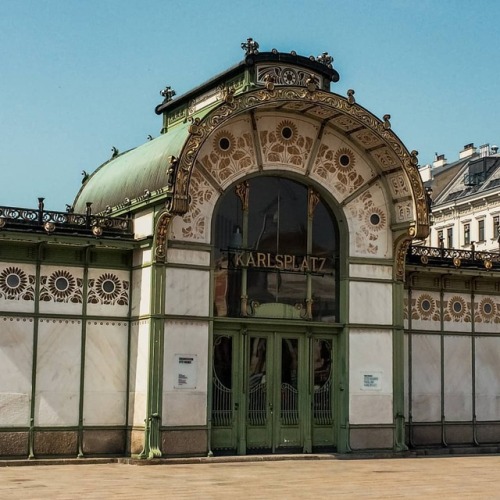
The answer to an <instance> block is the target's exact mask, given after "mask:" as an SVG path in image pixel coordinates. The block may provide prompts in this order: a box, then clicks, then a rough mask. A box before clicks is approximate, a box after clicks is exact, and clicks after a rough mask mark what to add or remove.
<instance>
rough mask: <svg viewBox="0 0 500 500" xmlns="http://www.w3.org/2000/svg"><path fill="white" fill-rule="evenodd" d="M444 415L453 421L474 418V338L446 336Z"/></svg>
mask: <svg viewBox="0 0 500 500" xmlns="http://www.w3.org/2000/svg"><path fill="white" fill-rule="evenodd" d="M444 416H445V418H446V420H451V421H471V420H472V339H471V338H470V337H462V336H461V337H458V336H451V335H450V336H448V335H447V336H446V337H445V338H444Z"/></svg>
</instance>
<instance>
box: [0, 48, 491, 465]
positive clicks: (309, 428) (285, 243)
mask: <svg viewBox="0 0 500 500" xmlns="http://www.w3.org/2000/svg"><path fill="white" fill-rule="evenodd" d="M242 47H243V48H244V50H245V58H244V60H243V61H242V62H240V63H239V64H237V65H235V66H234V67H232V68H230V69H229V70H227V71H226V72H224V73H222V74H220V75H218V76H216V77H215V78H213V79H212V80H210V81H208V82H207V83H205V84H203V85H201V86H200V87H197V88H196V89H194V90H193V91H191V92H188V93H187V94H185V95H183V96H180V97H178V98H175V99H174V98H173V94H174V93H173V91H172V90H171V89H170V88H166V89H165V91H163V93H162V95H163V96H164V98H165V99H164V102H163V103H162V104H160V105H159V106H157V108H156V113H157V114H158V115H159V116H161V117H162V119H163V127H162V131H161V135H160V136H159V137H158V138H156V139H152V140H150V141H148V142H147V143H145V144H144V145H142V146H140V147H138V148H136V149H133V150H130V151H128V152H125V153H123V154H116V155H114V157H113V158H112V159H111V160H110V161H108V162H106V163H105V164H103V165H102V166H101V167H99V168H98V169H97V170H96V171H95V172H94V173H93V174H91V175H90V176H89V177H88V179H85V181H84V183H83V185H82V188H81V189H80V192H79V193H78V194H77V195H76V198H75V201H74V205H73V207H72V209H71V210H70V211H68V212H49V211H46V210H45V209H44V206H43V199H40V204H39V207H38V208H37V209H34V210H27V209H17V208H9V207H1V208H0V456H2V457H35V458H37V457H47V456H79V457H87V456H111V455H114V456H135V457H141V458H155V457H161V456H203V455H207V454H208V455H210V454H212V453H214V454H221V453H226V454H250V453H283V452H298V453H310V452H313V451H321V450H325V451H338V452H342V453H347V452H350V451H366V450H392V451H402V450H405V449H407V447H408V446H419V445H422V446H428V445H437V446H441V445H443V440H442V438H443V436H445V435H447V434H446V433H447V432H448V436H449V435H450V434H449V432H450V429H452V430H453V432H455V434H453V435H457V436H459V438H458V441H456V440H455V441H456V442H462V441H460V439H462V436H466V437H465V438H464V441H463V442H464V443H469V442H470V443H473V438H474V439H476V438H477V435H478V434H477V429H478V426H479V424H480V423H478V422H477V412H476V414H474V415H473V414H472V413H471V412H469V413H467V411H465V413H464V411H462V410H463V404H462V403H463V402H464V401H465V400H467V401H469V402H470V404H469V406H468V407H467V408H469V407H470V409H471V410H472V408H473V407H474V408H476V409H477V408H479V407H481V408H483V407H484V408H486V407H487V408H489V409H488V410H487V412H488V411H489V413H488V414H487V415H486V413H485V415H486V417H487V418H486V420H487V421H492V418H491V417H492V415H493V416H495V419H496V420H500V415H497V413H498V412H497V410H498V409H495V408H493V407H492V404H493V405H494V390H493V389H491V387H492V386H491V384H492V383H493V384H494V383H496V382H495V381H498V376H497V375H496V373H493V372H491V370H490V371H489V372H484V375H482V377H483V379H484V384H485V388H486V389H487V391H488V386H489V388H490V389H489V390H490V392H489V393H488V394H486V395H483V396H485V398H486V399H485V398H483V399H480V398H479V399H478V397H479V396H480V394H479V392H478V387H479V386H478V385H477V383H478V380H479V379H480V378H481V377H479V376H478V375H477V372H476V371H474V370H473V366H475V365H474V363H476V360H477V359H478V358H477V356H478V355H480V356H483V358H484V357H485V356H486V357H487V356H490V358H488V359H486V360H485V359H482V361H484V362H485V363H490V365H491V366H492V367H493V365H494V363H495V360H497V358H499V357H500V356H499V355H498V354H495V353H496V352H498V350H499V349H498V345H497V343H498V339H497V337H496V335H495V333H496V330H497V328H498V327H497V326H496V323H498V322H499V321H500V319H499V310H498V300H497V298H496V296H495V293H496V292H498V290H499V288H498V280H496V279H495V278H494V271H495V269H496V267H497V266H498V263H497V261H495V260H494V259H492V260H491V259H490V261H491V266H490V267H489V268H486V267H485V265H484V262H485V261H486V260H488V259H486V257H484V256H480V258H479V257H477V256H476V259H475V260H474V256H472V257H473V259H472V260H470V259H469V260H470V262H469V260H467V258H464V259H463V260H462V261H461V262H463V266H462V267H461V268H460V269H458V268H457V266H456V265H454V264H453V262H454V261H453V256H450V255H444V254H436V253H432V252H433V250H432V249H429V248H428V247H411V252H410V256H409V257H408V264H407V267H408V268H409V270H408V269H407V270H406V271H405V261H406V256H407V251H408V247H409V245H410V244H411V243H412V241H413V240H416V239H423V238H425V237H426V236H427V234H428V229H429V228H428V224H429V222H428V221H429V205H428V200H427V197H426V193H425V190H424V188H423V184H422V181H421V178H420V175H419V172H418V168H417V163H418V160H417V156H416V152H414V151H412V152H411V153H410V152H409V151H408V150H407V149H406V147H405V146H404V145H403V144H402V143H401V141H400V140H399V138H398V137H397V136H396V135H395V133H394V132H393V131H392V129H391V124H390V121H389V119H390V116H388V115H385V116H384V117H383V119H382V120H381V119H379V118H377V117H375V116H374V115H373V114H371V113H370V112H369V111H368V110H366V109H364V108H363V107H361V106H360V105H359V104H357V103H356V100H355V97H354V91H351V90H350V91H348V93H347V96H346V97H343V96H340V95H337V94H335V93H332V92H331V91H330V85H331V84H332V83H335V82H337V81H338V79H339V75H338V73H337V72H336V70H335V69H333V67H332V58H331V57H330V56H328V54H326V53H324V54H322V55H321V56H319V57H317V58H315V57H303V56H299V55H297V54H295V53H293V52H292V53H291V54H284V53H279V52H278V51H276V50H273V51H271V52H259V51H258V50H257V49H258V45H257V44H256V42H254V41H253V40H251V39H249V40H248V41H247V42H246V43H244V44H242ZM435 250H439V249H435ZM424 254H425V255H424ZM455 257H456V256H455ZM468 264H470V266H469V265H468ZM443 266H444V270H443ZM446 266H448V267H446ZM469 267H470V269H469ZM405 272H406V275H407V276H408V277H409V278H407V279H406V288H405ZM408 273H409V274H408ZM467 273H469V274H467ZM450 283H452V285H451V289H450V290H448V289H447V288H446V287H450ZM471 283H473V285H471ZM479 283H482V284H481V286H482V287H484V291H483V292H482V295H481V296H480V297H481V300H483V302H484V304H483V302H478V300H479V299H478V298H476V299H474V298H473V297H474V296H475V295H474V294H475V292H474V290H475V288H474V287H475V286H478V284H479ZM458 302H460V304H461V305H463V308H464V310H466V311H469V316H468V317H469V318H473V317H474V315H475V314H476V313H477V316H478V318H479V317H480V315H481V314H482V313H484V314H486V316H487V317H486V316H485V318H486V320H487V321H486V320H485V321H486V322H484V321H483V323H482V326H484V325H487V328H486V330H485V332H486V333H487V335H486V333H485V334H484V335H483V334H482V333H481V335H483V336H485V340H484V342H483V340H481V342H479V340H480V338H481V339H482V338H483V337H480V338H479V337H478V332H479V331H480V328H477V327H475V328H474V327H472V329H471V325H474V324H476V325H478V324H479V323H478V321H476V322H475V323H474V320H473V319H472V320H469V321H466V320H465V319H464V318H465V315H463V314H462V313H461V310H460V311H458V312H457V308H456V303H458ZM478 304H483V305H479V306H478ZM447 307H450V308H451V309H450V314H451V316H450V314H448V316H450V318H451V319H449V320H448V319H447V318H448V316H446V314H447V311H448V309H447ZM457 307H458V306H457ZM481 307H482V309H481ZM467 308H468V309H467ZM487 311H489V313H488V312H487ZM488 315H489V316H488ZM417 316H418V318H417ZM436 318H437V319H436ZM488 318H489V320H488ZM450 321H451V322H452V323H453V328H449V326H448V323H449V322H450ZM488 321H490V322H488ZM447 322H448V323H447ZM495 322H496V323H495ZM450 324H451V323H450ZM429 325H430V326H429ZM460 325H464V326H463V328H462V326H460ZM461 328H462V330H461ZM457 331H459V332H460V333H459V334H457ZM481 331H482V330H481ZM486 337H487V338H486ZM405 339H406V340H405ZM457 339H458V340H457ZM478 353H479V354H478ZM492 353H493V354H492ZM492 356H493V357H492ZM495 356H497V358H495ZM473 358H474V359H473ZM467 363H468V364H467ZM455 364H457V366H458V367H459V368H456V366H455ZM465 365H467V366H466V367H464V366H465ZM490 365H488V366H490ZM450 366H452V369H451V370H452V371H448V368H449V367H450ZM453 367H455V368H453ZM453 369H455V372H453ZM456 369H461V370H462V372H460V373H459V375H460V377H461V378H460V377H459V378H458V379H457V378H455V375H457V373H456ZM464 370H465V371H464ZM490 372H491V373H490ZM450 373H451V374H452V375H453V376H452V375H450ZM429 374H432V377H431V379H432V380H429V376H430V375H429ZM495 377H496V378H495ZM483 379H481V380H483ZM492 381H493V382H492ZM457 394H458V396H457ZM450 395H451V396H450ZM450 397H451V399H450ZM488 397H489V399H488ZM450 401H451V403H450ZM449 404H451V405H452V408H453V409H456V408H458V407H460V405H461V404H462V407H461V408H462V410H460V408H459V410H460V411H462V414H461V415H458V417H459V418H458V422H459V424H460V426H461V427H459V426H457V425H458V424H457V422H455V421H453V425H454V426H452V427H450V426H449V425H448V421H447V420H446V419H445V418H443V415H446V413H445V412H444V409H445V408H448V406H449ZM447 405H448V406H447ZM457 405H458V406H457ZM481 405H483V406H481ZM484 405H486V406H484ZM488 405H489V406H488ZM485 411H486V410H485ZM419 412H420V413H419ZM495 412H497V413H495ZM455 424H457V425H455ZM490 424H491V425H490ZM490 424H488V425H486V424H485V426H484V427H483V429H486V430H484V432H485V433H486V434H485V436H486V437H485V440H486V441H488V442H491V441H495V440H496V439H499V438H498V437H497V435H496V434H495V432H497V430H496V429H497V428H496V427H495V425H494V422H493V423H491V422H490ZM457 429H458V430H457ZM436 430H437V431H436ZM469 431H470V438H471V439H469V437H467V436H469V434H467V432H469ZM499 440H500V439H499Z"/></svg>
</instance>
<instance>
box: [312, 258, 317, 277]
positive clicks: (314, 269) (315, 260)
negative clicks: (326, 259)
mask: <svg viewBox="0 0 500 500" xmlns="http://www.w3.org/2000/svg"><path fill="white" fill-rule="evenodd" d="M317 261H318V257H311V264H312V266H311V267H312V272H313V273H315V272H316V262H317Z"/></svg>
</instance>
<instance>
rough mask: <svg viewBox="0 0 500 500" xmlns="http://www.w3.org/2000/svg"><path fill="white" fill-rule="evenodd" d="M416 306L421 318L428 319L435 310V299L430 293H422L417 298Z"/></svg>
mask: <svg viewBox="0 0 500 500" xmlns="http://www.w3.org/2000/svg"><path fill="white" fill-rule="evenodd" d="M416 307H417V311H418V313H419V315H420V317H421V319H430V318H431V317H432V315H433V314H434V313H435V312H436V301H435V300H434V298H433V297H432V296H431V295H429V294H427V293H423V294H422V295H420V297H419V298H418V299H417V304H416Z"/></svg>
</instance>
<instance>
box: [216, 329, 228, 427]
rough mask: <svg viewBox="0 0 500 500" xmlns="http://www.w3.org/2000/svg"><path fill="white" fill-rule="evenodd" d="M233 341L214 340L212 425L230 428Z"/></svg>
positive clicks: (223, 338)
mask: <svg viewBox="0 0 500 500" xmlns="http://www.w3.org/2000/svg"><path fill="white" fill-rule="evenodd" d="M232 364H233V339H232V338H231V337H224V336H222V335H216V336H215V338H214V359H213V396H212V423H213V425H214V426H230V425H231V422H232V419H233V402H232V401H233V391H232V386H233V382H232Z"/></svg>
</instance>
